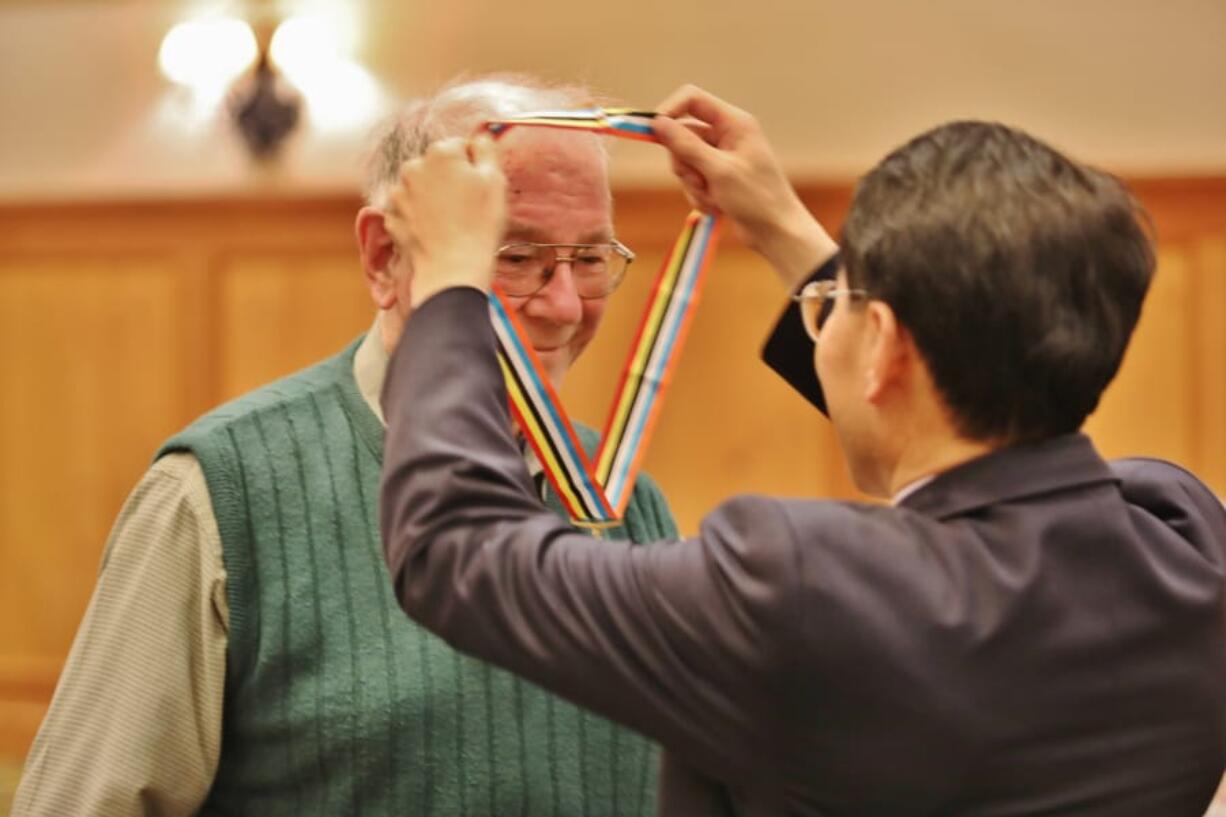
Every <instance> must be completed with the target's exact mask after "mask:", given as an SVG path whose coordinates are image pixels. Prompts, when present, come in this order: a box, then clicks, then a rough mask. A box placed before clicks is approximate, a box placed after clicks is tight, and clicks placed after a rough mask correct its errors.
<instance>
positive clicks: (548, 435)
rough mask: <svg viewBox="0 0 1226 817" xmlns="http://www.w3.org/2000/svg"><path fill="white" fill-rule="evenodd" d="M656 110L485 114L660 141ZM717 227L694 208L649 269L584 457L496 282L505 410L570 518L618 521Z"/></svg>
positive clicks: (513, 122) (497, 132)
mask: <svg viewBox="0 0 1226 817" xmlns="http://www.w3.org/2000/svg"><path fill="white" fill-rule="evenodd" d="M654 116H655V114H653V113H650V112H644V111H632V110H628V109H612V108H608V109H598V110H586V111H543V112H539V113H532V114H525V115H522V116H517V117H513V118H509V119H502V120H497V121H494V122H488V123H486V125H485V128H486V129H487V130H488V131H489V132H490V133H492V134H493V135H494V136H495V137H498V136H501V135H502V134H504V133H506V132H507V131H508V130H509V129H511V128H512V127H520V126H529V127H549V128H569V129H581V130H590V131H594V132H597V133H602V134H606V135H610V136H618V137H622V138H628V139H637V140H640V141H646V142H657V141H658V140H657V139H656V137H655V135H654V133H653V132H652V129H651V124H650V120H651V118H652V117H654ZM718 233H719V220H718V219H717V218H716V217H715V216H710V215H705V214H703V213H699V212H692V213H690V215H689V216H688V217H687V218H686V221H685V227H684V228H683V229H682V231H681V235H680V236H678V238H677V241H676V243H675V244H674V245H673V248H672V251H671V252H670V253H669V255H668V257H667V258H666V259H665V261H664V264H663V265H662V266H661V267H660V271H659V273H658V274H657V276H656V281H655V285H654V287H653V289H652V294H651V297H650V298H649V299H648V302H647V305H646V307H645V309H644V311H643V318H642V321H641V322H640V324H639V328H638V332H637V333H636V335H635V338H634V343H633V344H632V345H631V348H630V353H629V355H628V356H627V358H626V363H625V366H624V367H623V369H622V374H621V378H620V382H619V384H618V387H617V393H616V396H615V397H614V399H613V404H612V406H611V408H610V411H609V416H608V419H607V420H606V422H605V427H604V434H603V435H602V437H601V443H600V448H599V450H598V451H597V453H596V457H595V459H594V461H593V460H589V459H588V457H587V455H586V453H585V452H584V450H583V446H582V445H581V444H580V442H579V438H578V435H576V434H575V430H574V426H573V425H572V424H571V421H570V418H569V417H568V416H567V414H566V410H565V409H564V408H563V407H562V403H561V400H559V399H558V395H557V393H556V392H555V391H554V389H553V385H552V384H551V383H550V381H549V377H548V376H547V375H546V374H545V372H544V368H543V367H542V366H541V364H540V361H539V360H538V359H537V357H536V353H535V351H534V350H533V349H532V344H531V343H528V342H526V340H525V338H526V337H527V335H526V334H525V333H524V331H523V329H522V327H521V326H520V323H519V320H518V318H517V317H516V314H515V311H514V310H513V309H512V308H511V306H510V304H509V302H508V301H507V298H506V296H505V295H504V294H503V293H502V292H501V290H500V289H499V287H498V286H497V284H495V285H494V287H493V291H492V292H491V293H490V296H489V298H490V316H491V319H492V321H493V325H494V333H495V335H497V338H498V362H499V365H500V366H501V367H502V373H503V377H504V378H505V380H506V385H507V393H508V396H509V397H510V405H511V414H512V416H513V417H514V418H515V421H516V423H517V424H518V425H519V427H520V429H521V431H522V432H523V434H524V437H525V438H526V439H527V441H528V444H529V445H530V446H531V447H532V450H533V452H534V453H535V454H536V456H537V459H538V460H539V461H540V463H541V466H542V467H543V468H544V471H545V476H546V478H547V479H548V480H549V484H550V485H552V486H553V488H554V490H555V491H556V492H557V494H558V497H559V498H560V499H561V501H562V504H563V506H564V507H565V508H566V512H567V514H568V515H569V516H570V518H571V521H572V522H574V523H575V524H577V525H581V526H583V527H589V528H607V527H614V526H616V525H617V524H619V520H620V519H621V517H622V514H623V513H624V512H625V509H626V504H627V503H628V502H629V501H630V495H631V493H632V492H633V489H634V480H635V477H636V476H637V475H638V471H639V468H640V467H641V465H642V456H643V452H644V451H646V449H647V441H648V440H649V439H650V437H651V432H652V430H653V428H654V426H655V420H656V418H657V416H658V415H659V412H660V407H661V406H662V404H663V397H664V391H665V389H666V387H667V386H668V383H669V382H670V380H671V377H672V371H673V367H674V365H675V364H676V361H677V358H678V356H679V354H680V351H681V347H682V346H683V345H684V342H685V336H686V333H687V331H688V329H689V325H690V320H691V319H692V317H693V314H694V309H695V307H696V306H697V304H698V299H699V296H700V294H701V291H702V285H703V281H704V278H705V275H706V271H707V266H708V264H709V261H710V258H711V256H712V255H713V254H714V250H715V245H716V243H717V239H718Z"/></svg>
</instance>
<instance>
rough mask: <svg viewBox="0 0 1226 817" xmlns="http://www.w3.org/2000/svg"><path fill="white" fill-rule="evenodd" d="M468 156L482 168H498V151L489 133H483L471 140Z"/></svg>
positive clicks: (474, 163)
mask: <svg viewBox="0 0 1226 817" xmlns="http://www.w3.org/2000/svg"><path fill="white" fill-rule="evenodd" d="M468 156H469V159H470V160H471V161H472V163H473V165H474V166H475V167H477V168H479V169H481V170H485V171H489V170H491V169H498V151H497V149H496V148H495V147H494V139H493V137H492V136H490V135H489V133H481V134H479V135H477V136H475V137H474V138H473V139H472V140H471V141H469V143H468Z"/></svg>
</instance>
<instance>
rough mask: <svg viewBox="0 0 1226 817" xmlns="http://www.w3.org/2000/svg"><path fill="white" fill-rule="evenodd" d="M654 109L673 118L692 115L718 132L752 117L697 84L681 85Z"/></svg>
mask: <svg viewBox="0 0 1226 817" xmlns="http://www.w3.org/2000/svg"><path fill="white" fill-rule="evenodd" d="M656 110H657V112H658V113H662V114H664V115H666V116H670V117H672V118H674V119H677V118H680V117H683V116H692V117H694V118H695V119H698V120H700V121H702V122H706V123H707V124H708V125H712V126H714V127H715V128H716V130H717V131H720V132H722V131H723V130H724V129H726V128H728V127H732V126H736V125H741V124H744V123H745V122H748V121H750V120H752V118H753V117H752V116H751V115H750V114H749V112H747V111H743V110H741V109H740V108H738V107H736V106H735V105H732V104H731V103H728V102H725V101H724V100H722V99H720V98H719V97H717V96H716V95H715V94H712V93H709V92H708V91H704V90H703V89H702V88H699V87H698V86H697V85H683V86H681V87H680V88H678V89H677V90H676V91H675V92H673V94H672V95H670V96H669V97H668V98H667V99H665V100H664V102H662V103H661V104H660V106H659V107H658V108H657V109H656Z"/></svg>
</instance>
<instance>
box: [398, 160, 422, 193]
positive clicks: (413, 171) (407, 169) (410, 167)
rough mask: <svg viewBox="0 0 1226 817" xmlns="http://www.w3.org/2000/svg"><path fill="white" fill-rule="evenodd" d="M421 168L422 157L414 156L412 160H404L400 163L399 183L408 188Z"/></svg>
mask: <svg viewBox="0 0 1226 817" xmlns="http://www.w3.org/2000/svg"><path fill="white" fill-rule="evenodd" d="M421 166H422V157H421V156H414V157H413V158H412V159H406V160H405V161H403V162H401V163H400V181H401V182H402V183H403V184H404V186H405V187H409V186H410V183H411V181H412V179H413V177H414V176H416V175H417V174H418V173H419V172H420V169H421Z"/></svg>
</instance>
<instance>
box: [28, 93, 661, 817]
mask: <svg viewBox="0 0 1226 817" xmlns="http://www.w3.org/2000/svg"><path fill="white" fill-rule="evenodd" d="M591 104H592V101H591V99H590V98H589V96H588V94H587V92H586V91H584V90H583V89H580V88H573V87H551V86H546V85H544V84H542V83H539V82H537V81H535V80H532V79H529V78H524V77H505V76H503V77H491V78H486V79H482V80H478V81H473V82H466V83H463V84H456V85H452V86H450V87H447V88H445V89H443V90H442V91H440V92H439V93H438V94H437V95H435V96H434V97H432V98H430V99H426V100H423V101H421V102H418V103H416V104H414V105H412V106H410V107H409V108H408V109H407V110H406V111H405V112H404V113H403V115H402V116H400V117H399V118H398V120H397V121H396V122H395V124H394V126H393V127H392V128H391V129H390V131H389V132H388V133H387V134H386V136H385V137H384V138H383V139H382V141H381V143H380V145H379V147H378V149H377V151H376V153H375V156H374V158H373V161H372V164H371V177H370V183H369V189H368V196H369V204H368V206H366V207H363V208H362V209H361V211H360V212H359V214H358V217H357V225H356V231H357V238H358V245H359V250H360V255H361V260H362V267H363V269H364V271H365V274H366V279H367V282H368V284H369V287H370V292H371V297H372V298H373V300H374V302H375V304H376V306H377V307H378V316H377V318H376V320H375V323H374V326H373V328H372V329H371V330H370V331H369V332H368V333H367V334H366V336H365V337H363V338H360V339H359V340H358V341H355V342H354V343H353V344H352V345H351V346H349V347H348V348H347V349H345V350H344V351H342V352H341V353H340V354H338V355H336V356H335V357H333V358H331V359H329V360H325V361H323V362H321V363H319V364H318V365H316V366H313V367H311V368H309V369H306V370H305V371H303V372H300V373H298V374H296V375H293V376H292V377H289V378H287V379H285V380H281V381H278V382H277V383H274V384H271V385H269V386H266V387H264V388H261V389H258V390H256V391H255V392H253V393H251V394H248V395H246V396H244V397H242V398H240V399H238V400H237V401H235V402H233V403H231V404H228V405H226V406H223V407H221V408H219V409H217V410H215V411H213V412H211V413H210V414H208V415H206V416H205V417H203V418H201V419H200V420H198V421H197V422H195V423H194V424H192V425H191V426H190V427H189V428H187V429H186V430H184V431H183V432H181V433H180V434H178V435H177V436H175V437H174V438H172V439H171V440H170V441H169V442H167V443H166V444H165V446H164V447H163V448H162V450H161V451H160V452H159V455H158V458H157V461H156V462H155V463H154V465H153V466H152V468H151V469H150V471H149V473H148V474H147V475H146V476H145V478H144V479H143V480H142V481H141V483H140V485H139V486H138V487H137V488H136V490H135V492H134V493H133V495H132V497H131V498H130V499H129V501H128V503H127V505H126V506H125V508H124V510H123V512H122V513H121V515H120V517H119V520H118V521H117V523H116V525H115V529H114V532H113V534H112V536H111V540H110V542H109V544H108V547H107V552H106V556H105V559H104V561H103V566H102V569H101V572H100V575H99V580H98V586H97V590H96V592H95V595H94V598H93V601H92V602H91V604H90V607H89V610H88V612H87V613H86V617H85V620H84V621H83V623H82V625H81V629H80V632H79V634H78V636H77V639H76V643H75V644H74V646H73V650H72V653H71V655H70V658H69V661H68V664H67V666H66V668H65V670H64V674H63V677H62V678H61V680H60V684H59V687H58V689H57V691H56V695H55V698H54V700H53V702H52V706H51V709H50V711H49V713H48V715H47V718H46V721H45V723H44V725H43V728H42V730H41V731H40V733H39V736H38V738H37V740H36V741H35V744H34V747H33V749H32V752H31V754H30V758H29V761H28V763H27V766H26V770H25V775H24V778H23V780H22V784H21V788H20V790H19V792H18V794H17V798H16V803H15V810H14V814H16V815H19V817H26V816H27V815H57V817H62V816H63V815H69V814H71V815H138V814H158V815H177V814H182V815H187V814H196V813H201V814H225V815H241V814H250V815H260V817H264V815H275V814H293V815H295V817H304V816H305V815H340V814H350V815H362V817H367V816H368V815H398V816H400V817H404V816H405V815H422V817H425V815H478V814H484V815H513V814H590V815H643V814H648V813H650V812H651V811H652V809H653V806H654V796H653V793H654V788H655V786H654V779H655V762H656V761H655V752H654V749H653V747H652V746H651V745H650V744H649V743H647V742H646V741H645V740H644V739H643V738H641V737H639V736H637V735H635V734H632V733H630V732H628V731H625V730H623V729H621V728H618V727H615V726H613V725H611V724H610V723H608V722H606V721H603V720H601V719H600V718H598V717H595V716H592V715H590V714H588V713H585V712H581V711H580V710H578V709H576V708H575V707H574V706H572V705H570V704H568V703H565V702H563V701H560V700H558V699H556V698H553V697H552V696H550V695H548V694H546V693H544V692H543V691H542V690H540V689H538V688H537V687H535V686H532V685H530V684H528V683H525V682H523V681H521V680H519V679H518V678H515V677H512V676H510V675H508V674H505V673H503V672H502V671H499V670H496V669H493V668H491V667H490V666H489V665H487V664H483V663H481V662H478V661H475V660H472V659H469V658H465V657H462V656H460V655H459V654H458V653H455V652H454V651H452V650H451V649H450V648H448V647H447V645H446V644H444V643H443V642H442V641H440V640H439V639H437V638H435V637H434V636H432V635H430V634H429V633H427V632H426V631H425V630H424V629H422V628H420V627H418V626H417V625H415V624H413V623H412V622H410V621H409V620H408V619H406V618H405V617H404V616H403V615H402V614H401V613H400V611H399V609H398V607H397V605H396V600H395V595H394V593H393V592H392V587H391V583H390V581H389V577H388V573H387V569H386V566H385V564H384V562H383V559H382V555H381V548H380V544H379V537H378V524H377V518H376V504H377V500H378V481H379V473H380V465H381V462H382V455H383V436H384V426H383V420H382V415H381V412H380V408H379V404H378V400H377V396H378V394H379V392H380V389H381V388H382V386H383V376H384V369H385V367H386V365H387V359H388V353H389V352H390V351H391V350H392V349H393V348H394V347H395V345H396V342H397V340H398V339H399V336H400V334H401V330H402V328H403V326H404V323H405V320H406V318H407V317H408V315H409V312H410V305H409V302H408V301H407V299H405V298H403V297H401V294H400V293H401V292H402V291H403V289H404V286H405V282H406V281H407V280H408V279H410V278H411V277H412V275H413V268H412V265H411V263H410V258H409V257H408V256H407V255H406V254H405V253H404V252H402V251H401V250H400V249H398V247H397V245H396V244H395V242H394V241H393V240H392V237H391V235H390V234H389V232H388V229H387V226H386V224H385V210H386V208H387V203H388V202H387V193H388V190H389V188H390V187H391V186H392V185H394V184H395V183H396V182H397V173H398V171H399V168H400V166H401V164H402V162H404V161H405V160H406V159H410V158H412V157H414V156H417V155H420V154H421V153H422V152H423V151H424V150H425V149H426V147H427V146H428V145H429V144H430V143H431V142H433V141H434V140H436V139H438V138H440V137H445V136H454V135H457V134H469V133H471V132H472V131H473V129H474V128H476V127H477V126H478V125H479V124H480V123H481V122H483V121H485V120H487V119H490V118H496V117H502V116H507V115H510V114H515V113H522V112H525V111H530V110H540V109H558V108H574V107H590V106H591ZM506 148H507V149H506V153H505V156H504V164H503V169H504V171H505V173H506V176H507V178H508V179H509V180H510V181H511V185H510V194H509V196H508V201H507V207H508V212H509V213H510V217H511V218H510V224H509V226H508V228H507V231H506V233H505V235H504V236H503V237H502V239H501V243H502V244H508V245H510V244H514V245H521V246H517V247H516V248H515V250H516V252H517V253H519V254H521V255H523V254H533V253H535V254H536V255H537V256H539V257H540V258H541V259H543V260H542V263H541V264H540V265H539V268H538V269H536V270H535V279H534V283H533V285H532V286H529V287H526V288H525V287H521V288H520V289H518V290H517V291H516V295H517V296H518V297H516V298H515V299H514V302H515V305H516V307H517V309H518V311H519V315H520V318H521V320H522V323H523V324H524V326H525V331H526V333H527V336H528V338H529V339H530V342H531V343H532V345H533V346H534V347H535V348H536V351H537V353H538V355H539V357H540V358H541V360H542V362H543V364H544V365H545V367H546V368H547V369H548V373H549V375H550V376H551V377H552V378H553V379H554V380H555V381H557V380H560V379H561V378H562V376H563V375H564V374H565V372H566V370H567V368H568V367H569V366H570V364H571V363H572V362H573V361H574V359H575V358H576V357H577V356H578V355H579V354H580V353H581V352H582V351H583V348H584V347H585V346H586V345H587V343H588V342H589V341H590V340H591V339H592V336H593V334H594V333H595V332H596V329H597V327H598V326H599V324H600V319H601V316H602V314H603V312H604V309H605V304H606V299H607V297H608V296H609V295H610V293H611V291H612V289H613V288H614V287H615V286H616V284H617V282H618V274H619V273H621V272H624V268H625V258H624V256H623V255H617V253H616V252H615V251H614V249H613V248H614V246H620V245H615V244H614V235H613V225H612V222H611V200H610V194H609V184H608V174H607V157H606V155H605V153H604V151H603V148H602V146H601V144H600V142H599V138H598V137H596V136H594V135H591V134H583V133H565V134H563V133H557V132H552V131H540V130H524V131H522V132H517V133H513V134H511V135H510V136H508V137H507V140H506ZM408 215H410V216H411V215H412V214H411V213H409V214H408ZM537 245H550V246H548V247H544V248H540V247H538V246H537ZM559 245H561V246H559ZM576 251H583V252H586V253H612V254H613V257H612V264H613V267H612V268H611V271H612V272H613V273H615V274H614V275H613V276H612V277H611V278H610V279H609V280H608V281H606V282H605V284H604V285H603V286H602V287H599V288H593V287H592V285H591V282H584V283H583V284H577V283H576V281H575V279H574V278H572V275H571V269H570V264H569V263H568V262H567V260H566V258H568V257H571V256H564V257H557V254H558V253H559V252H563V253H564V252H572V253H573V252H576ZM521 272H522V270H521ZM523 279H524V276H523V275H522V274H521V275H520V283H521V284H522V283H523ZM530 283H532V282H530ZM251 351H252V353H253V354H258V353H259V350H251ZM584 433H587V434H588V439H587V442H589V443H591V442H593V441H592V440H591V436H592V435H591V434H590V432H584ZM545 500H546V501H547V502H548V503H550V504H551V505H552V506H554V507H559V508H560V505H558V504H557V500H556V498H555V497H553V496H552V495H548V494H547V495H546V496H545ZM624 522H625V524H624V526H623V527H622V528H621V529H616V530H613V531H610V532H609V534H608V538H609V539H629V540H630V541H634V542H642V541H648V540H653V539H662V538H668V537H671V536H674V535H675V528H674V525H673V521H672V519H671V516H670V515H669V511H668V509H667V507H666V505H665V503H664V500H663V498H662V497H661V495H660V494H659V492H658V490H657V489H656V488H655V487H654V486H653V485H652V483H651V481H650V480H649V479H647V478H642V479H640V480H639V482H638V485H637V487H636V489H635V493H634V496H633V499H632V502H631V505H630V508H629V510H628V512H627V514H626V516H625V520H624Z"/></svg>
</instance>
